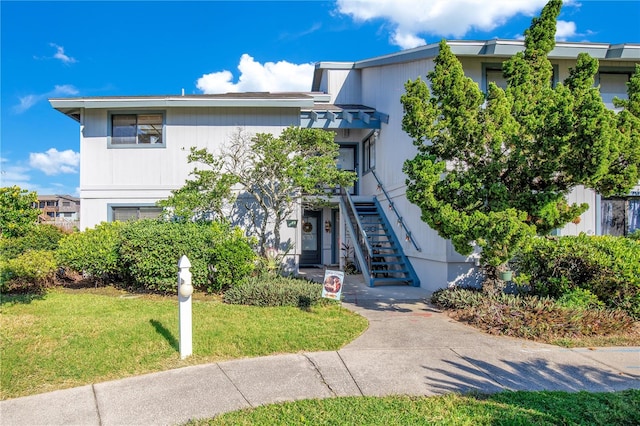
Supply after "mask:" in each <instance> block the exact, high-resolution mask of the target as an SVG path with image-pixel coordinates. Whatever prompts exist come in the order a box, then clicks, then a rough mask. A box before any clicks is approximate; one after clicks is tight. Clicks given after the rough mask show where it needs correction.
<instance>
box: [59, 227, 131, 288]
mask: <svg viewBox="0 0 640 426" xmlns="http://www.w3.org/2000/svg"><path fill="white" fill-rule="evenodd" d="M124 227H125V224H124V223H122V222H110V223H106V222H103V223H101V224H99V225H97V226H96V227H95V228H94V229H88V230H86V231H84V232H78V233H75V234H70V235H67V236H66V237H64V238H63V239H61V240H60V243H59V247H58V250H57V251H56V257H57V259H58V263H59V265H60V266H61V267H64V268H69V269H72V270H74V271H76V272H82V273H85V274H88V275H90V276H92V277H94V278H96V279H98V280H113V279H117V278H119V277H121V276H122V274H123V269H122V266H121V259H120V252H119V249H120V245H121V243H122V231H123V229H124Z"/></svg>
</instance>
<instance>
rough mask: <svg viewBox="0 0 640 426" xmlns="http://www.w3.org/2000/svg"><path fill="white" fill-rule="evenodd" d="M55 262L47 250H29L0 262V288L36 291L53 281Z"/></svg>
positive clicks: (3, 289)
mask: <svg viewBox="0 0 640 426" xmlns="http://www.w3.org/2000/svg"><path fill="white" fill-rule="evenodd" d="M56 270H57V264H56V260H55V256H54V253H53V252H52V251H49V250H29V251H26V252H24V253H22V254H20V255H18V256H17V257H15V258H13V259H8V260H3V261H2V262H1V264H0V275H1V276H0V290H2V292H5V291H27V292H34V291H35V292H38V291H41V290H42V289H44V288H46V287H48V286H50V285H52V284H53V282H54V278H55V274H56Z"/></svg>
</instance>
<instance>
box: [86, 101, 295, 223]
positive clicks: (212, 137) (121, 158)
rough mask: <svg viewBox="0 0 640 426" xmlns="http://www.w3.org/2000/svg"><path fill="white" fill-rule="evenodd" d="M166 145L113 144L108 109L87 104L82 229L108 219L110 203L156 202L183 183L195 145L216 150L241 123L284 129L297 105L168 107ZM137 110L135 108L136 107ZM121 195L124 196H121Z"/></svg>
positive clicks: (256, 128) (267, 129) (251, 128)
mask: <svg viewBox="0 0 640 426" xmlns="http://www.w3.org/2000/svg"><path fill="white" fill-rule="evenodd" d="M163 111H164V112H165V143H166V147H163V148H137V149H136V148H111V149H110V148H108V147H107V143H108V138H107V134H108V111H107V110H93V109H92V110H85V111H84V113H83V116H82V135H81V142H80V156H81V160H80V164H81V167H80V198H81V200H82V202H81V205H82V213H81V215H80V217H81V223H80V229H85V228H92V227H93V226H95V225H96V224H98V223H100V222H103V221H106V220H107V211H108V209H107V203H116V202H120V201H122V202H125V203H132V204H133V203H154V202H155V201H157V200H160V199H163V198H166V197H167V196H168V195H169V193H170V191H171V190H173V189H178V188H180V187H181V186H182V185H183V184H184V182H185V180H186V179H187V177H188V175H189V173H190V172H191V171H192V170H193V168H194V165H193V164H188V163H187V156H188V154H189V150H190V147H192V146H197V147H200V148H205V147H206V148H208V149H209V150H210V151H212V152H215V151H216V150H217V149H219V147H220V146H222V145H223V144H225V143H227V142H228V141H229V139H230V137H231V136H232V135H233V134H234V133H235V132H236V131H237V129H238V128H239V127H241V128H244V129H245V130H246V131H247V132H249V133H259V132H267V133H273V134H276V135H277V134H279V133H280V132H281V131H282V130H283V129H284V128H286V127H288V126H290V125H297V124H298V123H299V110H298V109H296V108H168V109H165V110H163ZM134 112H135V111H134ZM116 200H118V201H116Z"/></svg>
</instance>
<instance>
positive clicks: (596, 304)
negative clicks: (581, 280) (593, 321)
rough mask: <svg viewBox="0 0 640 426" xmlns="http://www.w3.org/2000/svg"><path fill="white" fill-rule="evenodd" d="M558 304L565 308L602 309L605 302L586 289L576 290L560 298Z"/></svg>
mask: <svg viewBox="0 0 640 426" xmlns="http://www.w3.org/2000/svg"><path fill="white" fill-rule="evenodd" d="M558 304H559V305H560V306H562V307H565V308H577V309H590V308H591V309H602V308H604V302H602V301H600V300H599V299H598V296H596V295H595V294H593V293H591V292H590V291H589V290H586V289H584V288H579V287H578V288H574V289H573V290H570V291H568V292H567V293H565V294H563V295H562V296H560V298H559V299H558Z"/></svg>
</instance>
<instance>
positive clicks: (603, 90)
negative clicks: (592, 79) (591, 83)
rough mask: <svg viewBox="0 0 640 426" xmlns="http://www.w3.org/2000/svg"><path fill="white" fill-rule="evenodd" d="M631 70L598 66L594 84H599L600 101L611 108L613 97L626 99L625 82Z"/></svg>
mask: <svg viewBox="0 0 640 426" xmlns="http://www.w3.org/2000/svg"><path fill="white" fill-rule="evenodd" d="M632 72H633V70H623V69H620V70H618V69H607V68H605V67H603V68H600V72H599V73H598V78H597V80H596V85H599V86H600V96H602V101H603V102H604V103H605V104H606V105H607V106H608V107H609V108H613V98H620V99H627V98H628V95H627V83H628V82H629V80H630V79H631V74H632Z"/></svg>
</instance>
